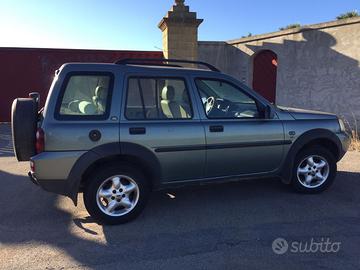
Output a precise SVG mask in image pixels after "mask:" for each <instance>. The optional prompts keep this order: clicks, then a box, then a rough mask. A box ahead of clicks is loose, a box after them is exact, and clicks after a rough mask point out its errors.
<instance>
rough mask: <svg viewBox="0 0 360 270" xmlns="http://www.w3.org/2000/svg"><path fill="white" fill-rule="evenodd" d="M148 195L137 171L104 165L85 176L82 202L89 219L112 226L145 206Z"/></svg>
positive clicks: (145, 184) (143, 180) (136, 213)
mask: <svg viewBox="0 0 360 270" xmlns="http://www.w3.org/2000/svg"><path fill="white" fill-rule="evenodd" d="M148 194H149V187H148V184H147V182H146V180H145V177H144V175H143V174H142V173H141V172H139V171H137V170H135V169H133V168H131V167H128V166H122V167H117V166H116V167H106V168H104V169H103V170H100V171H99V172H97V173H95V174H94V175H93V176H92V177H91V178H90V179H88V181H87V184H86V186H85V189H84V204H85V207H86V210H87V211H88V212H89V214H90V215H91V216H92V217H93V218H95V219H96V220H98V221H100V222H101V223H104V224H109V225H114V224H120V223H125V222H128V221H131V220H133V219H135V218H136V217H137V216H138V215H139V214H140V212H141V211H142V210H143V208H144V207H145V204H146V201H147V198H148Z"/></svg>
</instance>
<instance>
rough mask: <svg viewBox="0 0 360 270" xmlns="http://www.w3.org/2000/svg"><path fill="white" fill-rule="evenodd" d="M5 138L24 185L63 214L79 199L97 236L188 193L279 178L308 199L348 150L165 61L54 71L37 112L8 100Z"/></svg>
mask: <svg viewBox="0 0 360 270" xmlns="http://www.w3.org/2000/svg"><path fill="white" fill-rule="evenodd" d="M181 63H184V64H186V65H187V66H188V67H187V68H184V67H182V66H180V64H181ZM198 65H203V66H205V67H206V68H207V69H209V70H205V69H199V68H195V67H196V66H198ZM189 66H190V67H189ZM12 134H13V143H14V151H15V154H16V157H17V159H18V160H19V161H30V168H31V170H30V172H29V177H30V179H31V180H32V182H34V183H35V184H38V185H40V186H41V187H42V188H43V189H45V190H47V191H50V192H54V193H57V194H61V195H65V196H68V197H70V198H71V199H72V200H73V202H74V204H75V205H77V200H78V193H79V192H83V197H84V204H85V207H86V209H87V211H88V212H89V214H90V215H91V216H92V217H93V218H94V219H96V220H98V221H99V222H101V223H104V224H119V223H124V222H127V221H130V220H132V219H134V218H135V217H137V216H138V215H139V214H140V212H141V211H142V210H143V208H144V207H145V205H146V202H147V199H148V196H149V194H150V192H151V191H152V190H158V189H164V188H168V187H176V186H184V185H188V184H195V183H201V184H203V183H213V182H224V181H233V180H240V179H249V178H254V179H255V178H260V177H279V178H280V179H281V181H282V182H283V183H285V184H289V185H291V186H292V187H293V188H294V189H295V190H296V191H298V192H302V193H319V192H322V191H324V190H325V189H327V188H328V187H329V186H330V185H331V184H332V183H333V181H334V179H335V176H336V170H337V162H338V161H339V160H340V159H341V158H342V157H343V156H344V154H345V153H346V151H347V149H348V146H349V136H348V135H347V133H346V131H345V127H344V123H343V122H342V120H341V119H339V118H338V117H337V116H336V115H334V114H330V113H323V112H316V111H309V110H301V109H293V108H285V107H279V106H276V105H273V104H271V103H269V102H268V101H267V100H266V99H264V98H263V97H262V96H260V95H259V94H257V93H256V92H255V91H253V90H251V89H249V88H248V87H247V86H245V85H244V84H242V83H241V82H239V81H238V80H236V79H235V78H233V77H231V76H228V75H225V74H223V73H221V72H220V71H219V70H217V69H216V68H215V67H213V66H211V65H209V64H207V63H203V62H195V61H185V60H172V59H166V60H164V59H123V60H119V61H118V62H116V63H114V64H99V63H68V64H64V65H63V66H62V67H61V68H60V69H59V70H58V71H56V73H55V77H54V80H53V83H52V85H51V88H50V91H49V94H48V96H47V100H46V104H45V107H44V108H43V109H40V110H39V95H38V94H37V93H31V94H30V97H29V98H17V99H15V100H14V102H13V105H12Z"/></svg>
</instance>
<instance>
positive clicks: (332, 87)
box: [246, 29, 360, 122]
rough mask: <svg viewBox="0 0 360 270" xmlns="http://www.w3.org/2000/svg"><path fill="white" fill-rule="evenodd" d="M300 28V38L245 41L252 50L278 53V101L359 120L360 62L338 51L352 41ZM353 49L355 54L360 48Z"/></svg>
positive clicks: (281, 103) (287, 104) (343, 49)
mask: <svg viewBox="0 0 360 270" xmlns="http://www.w3.org/2000/svg"><path fill="white" fill-rule="evenodd" d="M301 31H302V32H301V33H300V34H299V35H302V37H303V39H304V40H302V41H296V40H289V39H286V37H285V39H284V40H283V42H282V43H271V42H268V41H264V42H263V43H262V44H261V46H259V45H253V44H252V43H251V42H249V43H248V44H246V47H247V48H249V49H251V50H252V51H254V52H255V53H257V52H259V51H262V50H272V51H273V52H275V53H276V54H277V56H278V77H277V81H278V82H277V103H278V104H279V105H284V106H294V107H300V108H306V109H315V110H322V111H328V112H334V113H336V114H338V115H339V116H341V117H344V118H346V119H347V120H348V121H349V122H352V121H353V115H352V114H354V115H355V116H356V118H357V119H358V120H360V107H359V104H360V68H359V62H358V60H356V59H353V58H351V57H349V56H347V55H345V54H342V53H339V52H338V51H337V50H339V51H349V48H347V47H349V46H353V44H351V43H350V44H346V43H345V42H346V41H342V40H339V41H337V40H336V38H335V37H334V36H332V35H331V34H329V33H327V32H324V31H320V30H315V29H302V30H301ZM340 42H343V43H341V44H340ZM352 50H353V51H352V53H356V50H359V48H357V47H354V48H353V49H352Z"/></svg>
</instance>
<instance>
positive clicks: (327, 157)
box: [291, 146, 337, 194]
mask: <svg viewBox="0 0 360 270" xmlns="http://www.w3.org/2000/svg"><path fill="white" fill-rule="evenodd" d="M310 157H312V161H313V162H311V160H309V158H310ZM324 163H325V164H324ZM311 164H313V166H310V165H311ZM336 171H337V166H336V159H335V157H334V155H333V154H332V153H331V152H329V151H328V150H327V149H325V148H323V147H320V146H314V147H309V148H306V149H304V150H302V151H300V152H299V153H298V154H297V156H296V158H295V162H294V168H293V172H292V181H291V184H292V186H293V188H294V189H295V190H296V191H298V192H301V193H309V194H314V193H320V192H323V191H324V190H326V189H328V188H329V187H330V186H331V185H332V184H333V182H334V180H335V177H336ZM321 176H322V178H321ZM310 179H311V180H310Z"/></svg>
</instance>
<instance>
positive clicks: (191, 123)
mask: <svg viewBox="0 0 360 270" xmlns="http://www.w3.org/2000/svg"><path fill="white" fill-rule="evenodd" d="M187 85H188V83H187V81H186V78H179V77H156V76H154V77H151V76H147V77H140V76H138V75H132V76H128V78H127V87H126V89H127V94H126V97H125V106H124V107H125V108H124V114H123V115H124V119H122V121H121V123H120V125H121V128H120V130H121V133H120V140H121V142H122V143H124V142H125V143H126V142H129V143H132V144H137V145H139V146H141V147H144V148H146V149H148V150H150V151H151V152H152V153H153V154H154V156H155V158H156V159H157V160H158V161H159V162H158V163H159V164H160V166H161V179H160V181H161V182H163V183H169V182H174V181H179V180H191V179H197V178H202V177H203V176H204V167H205V133H204V128H203V126H202V123H201V121H200V117H199V114H198V111H197V109H196V106H193V104H192V101H193V100H194V98H193V95H194V93H191V91H189V87H188V86H187ZM157 180H159V179H157Z"/></svg>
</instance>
